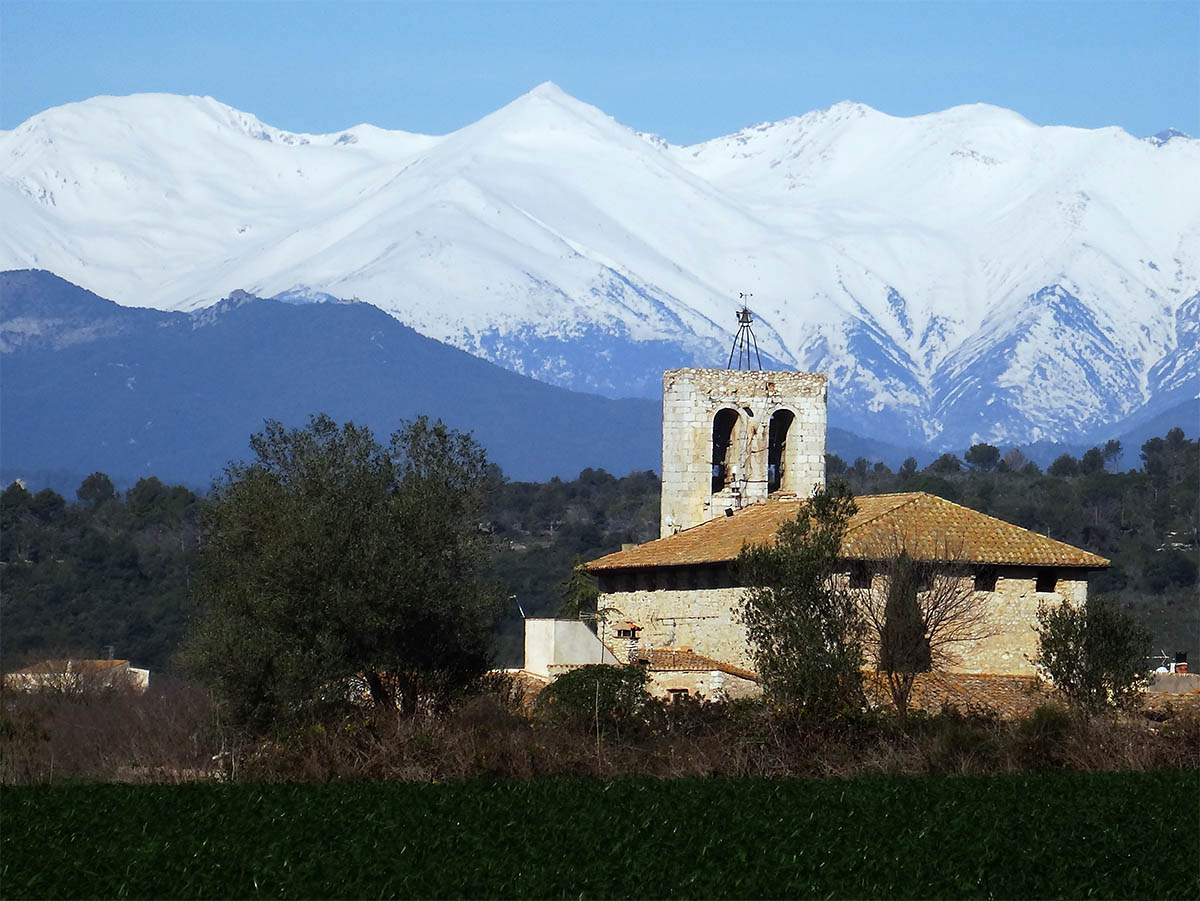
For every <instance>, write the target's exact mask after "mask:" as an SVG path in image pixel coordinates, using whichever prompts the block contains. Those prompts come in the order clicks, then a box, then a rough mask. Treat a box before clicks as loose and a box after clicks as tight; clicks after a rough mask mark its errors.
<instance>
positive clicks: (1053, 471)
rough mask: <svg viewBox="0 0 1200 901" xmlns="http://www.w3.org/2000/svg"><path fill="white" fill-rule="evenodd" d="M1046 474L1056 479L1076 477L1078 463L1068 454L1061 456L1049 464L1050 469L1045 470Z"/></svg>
mask: <svg viewBox="0 0 1200 901" xmlns="http://www.w3.org/2000/svg"><path fill="white" fill-rule="evenodd" d="M1046 474H1047V475H1052V476H1055V477H1056V478H1070V477H1071V476H1077V475H1079V461H1078V460H1076V459H1075V458H1074V457H1072V456H1071V455H1070V454H1062V455H1061V456H1059V457H1058V458H1056V459H1055V461H1054V462H1053V463H1051V464H1050V468H1049V469H1047V470H1046Z"/></svg>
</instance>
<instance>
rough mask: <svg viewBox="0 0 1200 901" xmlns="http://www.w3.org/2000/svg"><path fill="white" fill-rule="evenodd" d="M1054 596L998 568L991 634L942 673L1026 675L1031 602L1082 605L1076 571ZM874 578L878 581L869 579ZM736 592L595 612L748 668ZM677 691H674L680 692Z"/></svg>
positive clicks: (646, 598) (1022, 570)
mask: <svg viewBox="0 0 1200 901" xmlns="http://www.w3.org/2000/svg"><path fill="white" fill-rule="evenodd" d="M1060 575H1062V576H1064V577H1063V578H1059V580H1058V584H1057V585H1056V590H1055V591H1054V592H1052V593H1039V592H1037V591H1036V590H1035V586H1036V570H1034V569H1032V568H1029V567H1001V569H1000V572H999V577H998V579H997V581H996V590H995V591H994V592H990V593H988V595H987V598H986V600H985V603H987V604H988V607H989V610H990V614H989V622H990V624H991V628H992V629H994V634H992V635H990V636H988V637H986V638H984V639H982V640H980V641H978V642H974V643H970V644H963V645H961V646H959V647H957V648H955V649H954V651H953V653H954V654H955V655H956V656H957V657H958V658H959V659H958V660H957V661H955V662H953V663H952V664H951V665H950V666H948V667H947V669H948V670H949V671H950V672H962V673H994V674H1018V675H1033V674H1034V672H1035V668H1034V666H1033V664H1032V663H1030V662H1029V659H1030V658H1031V657H1033V656H1034V655H1035V654H1036V653H1037V633H1036V631H1035V626H1036V623H1037V619H1036V613H1037V606H1038V602H1039V601H1042V600H1044V601H1045V602H1046V603H1048V604H1051V605H1054V604H1059V603H1062V601H1064V600H1068V601H1070V602H1071V603H1072V604H1074V605H1081V604H1084V603H1086V601H1087V580H1086V577H1085V575H1084V574H1083V573H1073V572H1069V571H1067V572H1064V571H1061V570H1060ZM876 578H878V576H877V577H876ZM741 593H742V589H741V588H736V587H735V588H702V589H685V590H666V589H661V590H657V591H616V592H611V593H607V594H603V595H601V598H600V604H601V606H611V607H615V608H616V609H617V610H619V611H621V614H620V616H621V619H629V620H632V621H633V622H635V623H637V624H638V625H639V626H641V628H642V632H641V641H642V643H643V644H644V645H646V646H648V647H656V648H685V647H686V648H691V649H692V650H693V651H695V652H696V653H698V654H703V655H705V656H706V657H711V658H713V659H714V660H720V661H721V662H723V663H728V664H732V665H734V666H737V667H740V668H744V669H749V670H753V669H754V664H753V662H752V661H751V660H750V655H749V648H748V647H747V644H746V630H745V627H744V626H742V625H741V624H740V623H739V622H737V619H736V616H735V612H736V609H737V603H738V599H739V598H740V597H741ZM681 687H682V686H681Z"/></svg>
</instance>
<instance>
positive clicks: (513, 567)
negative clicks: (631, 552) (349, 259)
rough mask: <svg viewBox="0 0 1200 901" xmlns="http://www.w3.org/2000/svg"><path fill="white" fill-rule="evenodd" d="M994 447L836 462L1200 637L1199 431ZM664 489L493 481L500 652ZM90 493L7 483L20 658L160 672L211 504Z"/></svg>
mask: <svg viewBox="0 0 1200 901" xmlns="http://www.w3.org/2000/svg"><path fill="white" fill-rule="evenodd" d="M987 447H988V446H986V445H977V446H976V447H975V448H971V449H970V450H968V451H967V452H965V453H964V455H963V458H962V459H960V458H958V457H956V456H954V455H946V456H944V457H942V458H939V459H938V460H937V461H934V463H932V464H931V465H930V466H928V467H926V468H925V469H924V470H919V469H918V468H917V467H916V464H915V462H913V463H912V464H911V465H906V466H903V467H901V469H900V470H899V471H898V472H892V471H891V470H890V469H888V468H887V467H886V466H884V465H883V464H878V463H876V464H872V463H871V462H870V461H868V460H866V459H859V460H856V461H854V462H853V463H852V464H847V463H846V462H845V461H842V460H840V459H839V458H837V457H836V456H832V457H830V458H829V472H830V476H831V477H835V478H843V479H846V480H847V481H848V482H849V484H850V486H851V488H852V489H853V491H854V493H855V494H869V493H878V492H890V491H928V492H930V493H932V494H937V495H939V496H942V497H945V498H947V499H948V500H952V501H955V502H957V503H961V504H964V505H966V506H969V507H973V508H975V509H978V510H982V511H983V512H985V513H989V514H991V515H993V516H998V517H1000V518H1002V519H1006V520H1008V521H1010V522H1014V523H1017V524H1018V525H1021V526H1025V527H1026V528H1030V529H1034V530H1036V531H1039V532H1043V533H1045V534H1048V535H1050V536H1051V537H1053V538H1058V539H1060V540H1062V541H1067V542H1069V543H1071V544H1076V545H1079V546H1081V547H1084V548H1087V549H1088V550H1091V551H1094V552H1096V553H1099V554H1103V555H1104V556H1107V557H1110V558H1111V559H1112V561H1113V566H1112V567H1111V568H1110V569H1109V570H1107V571H1106V572H1102V573H1099V574H1097V575H1096V576H1095V577H1094V581H1093V585H1092V591H1093V593H1104V594H1109V595H1111V596H1113V597H1114V598H1115V599H1116V600H1117V601H1118V603H1119V604H1120V605H1121V606H1122V607H1124V608H1126V609H1129V610H1130V611H1131V612H1133V613H1134V614H1135V615H1136V616H1137V617H1138V618H1139V619H1140V620H1141V621H1142V622H1144V623H1145V624H1146V626H1147V627H1148V628H1149V629H1150V630H1151V633H1152V634H1153V635H1154V639H1155V642H1156V648H1159V647H1161V648H1163V649H1165V650H1166V651H1167V652H1168V653H1169V652H1171V651H1174V650H1176V649H1191V650H1197V649H1200V613H1198V611H1197V607H1196V603H1195V601H1196V586H1197V565H1196V555H1197V548H1198V547H1200V442H1197V441H1192V440H1188V439H1186V438H1185V437H1184V435H1183V433H1182V431H1180V430H1178V429H1175V430H1172V431H1171V432H1170V433H1168V434H1167V436H1165V437H1163V438H1155V439H1152V440H1150V441H1148V442H1147V443H1146V444H1145V445H1144V446H1143V448H1142V451H1141V460H1140V461H1132V462H1138V463H1140V468H1139V469H1136V470H1130V471H1124V472H1121V471H1117V470H1119V469H1121V468H1122V466H1127V465H1129V464H1130V462H1131V461H1129V460H1125V459H1123V458H1117V457H1116V456H1115V453H1114V449H1112V448H1108V449H1105V448H1098V449H1096V451H1095V453H1093V452H1089V453H1088V454H1085V455H1084V456H1083V457H1082V458H1081V459H1074V458H1070V457H1065V458H1060V459H1059V460H1058V461H1055V463H1054V464H1053V465H1052V466H1051V467H1049V470H1048V471H1047V472H1045V473H1042V472H1040V471H1039V470H1038V469H1037V467H1036V466H1034V465H1032V464H1029V463H1028V461H1025V460H1022V459H1021V457H1020V455H1019V452H1017V453H1013V452H1010V453H1008V454H1005V455H1003V456H1001V455H1000V453H999V451H998V450H996V449H995V448H992V449H991V450H992V451H995V453H994V454H992V453H990V452H989V451H988V450H987ZM1106 450H1107V460H1106ZM94 487H95V486H93V488H94ZM101 487H102V486H101ZM81 488H83V486H81ZM658 491H659V483H658V478H657V477H656V476H655V475H654V473H651V472H642V473H634V474H632V475H628V476H625V477H623V478H616V477H614V476H612V475H610V474H608V473H606V472H603V471H601V470H585V471H584V472H582V473H581V474H580V476H579V478H577V479H575V480H573V481H569V482H567V481H561V480H559V479H553V480H551V481H549V482H545V483H530V482H502V483H500V484H499V485H498V486H497V487H496V488H495V489H494V490H493V492H492V494H491V496H490V497H489V499H488V509H487V511H486V517H487V524H486V525H487V528H488V529H489V530H490V532H491V533H492V535H493V536H494V537H495V539H496V541H497V543H498V545H499V553H498V555H497V558H496V562H495V577H496V578H497V579H499V581H501V582H502V583H503V584H504V586H505V587H506V589H507V591H508V593H509V594H510V595H515V596H516V601H515V602H514V603H512V604H511V605H510V608H509V610H508V613H507V616H506V618H505V620H504V621H503V622H502V623H501V632H500V647H499V662H501V663H506V664H512V663H515V662H518V661H519V660H520V629H521V621H520V614H519V612H518V607H517V605H518V604H519V605H520V607H521V608H523V609H524V611H525V613H526V615H529V616H547V615H553V614H554V613H555V612H556V611H557V610H558V608H559V606H560V605H561V603H562V586H563V584H564V582H566V580H567V579H568V578H569V576H570V574H571V568H572V563H573V561H574V560H575V559H576V558H577V557H579V556H582V557H583V558H585V559H588V558H591V557H594V556H598V555H600V554H602V553H607V552H610V551H615V550H619V549H620V547H621V545H622V544H623V543H629V542H641V541H646V540H648V539H650V538H653V537H656V536H657V533H658ZM84 494H85V495H86V496H85V497H83V498H80V499H78V500H77V502H75V503H67V502H66V500H65V499H64V498H62V497H61V496H60V495H58V494H56V493H55V492H53V491H49V490H46V491H40V492H38V493H36V494H30V493H29V492H27V491H25V490H24V489H23V488H21V487H20V486H19V485H15V484H14V485H11V486H9V487H8V488H7V489H6V490H5V491H4V492H3V494H2V495H0V517H2V519H0V529H2V535H0V544H2V546H0V562H2V563H3V578H4V592H3V598H2V600H0V604H2V607H0V613H2V615H3V619H4V632H5V634H4V647H3V653H4V659H5V667H6V668H7V667H8V666H9V665H10V661H13V662H15V661H17V660H19V659H20V658H21V657H22V656H24V655H27V654H29V653H33V652H38V653H43V652H46V653H56V652H67V651H69V652H75V653H86V654H88V655H96V654H99V653H101V651H102V649H103V648H104V646H105V645H113V646H114V648H115V652H116V654H117V656H119V657H129V658H132V659H134V660H135V661H136V662H137V663H139V664H142V665H149V666H150V667H152V668H154V669H159V668H161V667H163V666H164V665H166V664H167V663H168V660H169V658H170V654H171V652H172V651H173V649H174V648H175V646H176V645H177V643H178V642H179V640H180V638H181V636H182V634H183V629H184V626H185V623H186V621H187V619H188V618H189V617H190V616H191V614H192V611H193V607H192V601H191V600H190V598H189V592H188V571H189V570H188V566H189V554H190V552H191V551H192V550H193V549H194V548H195V543H196V534H197V524H198V514H199V508H200V506H201V504H202V500H201V499H200V498H199V497H198V496H196V495H195V494H193V493H192V492H190V491H188V490H187V489H184V488H180V487H170V486H166V485H163V484H162V483H161V482H160V481H159V480H158V479H155V478H146V479H142V480H141V481H139V482H138V483H137V484H136V485H135V486H134V487H133V488H132V489H131V490H130V491H128V492H126V493H124V494H114V495H113V496H111V497H106V496H104V495H105V492H104V491H103V490H101V491H99V493H98V494H97V493H96V492H95V491H94V490H93V491H85V492H84Z"/></svg>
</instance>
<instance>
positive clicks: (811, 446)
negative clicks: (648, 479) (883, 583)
mask: <svg viewBox="0 0 1200 901" xmlns="http://www.w3.org/2000/svg"><path fill="white" fill-rule="evenodd" d="M827 403H828V379H827V377H826V376H825V375H824V374H823V373H817V372H771V371H763V370H737V369H673V370H670V371H668V372H665V373H663V417H662V420H663V462H662V521H661V532H660V534H661V535H663V536H666V535H670V534H671V533H672V532H675V531H679V530H680V529H687V528H690V527H691V526H694V525H698V524H700V523H702V522H707V521H708V520H710V519H712V518H714V517H716V516H719V515H721V514H722V513H723V512H724V510H725V509H726V508H727V507H732V508H734V509H738V508H740V507H743V506H745V505H747V504H752V503H755V502H756V501H760V500H764V499H766V497H767V487H768V485H767V478H768V471H767V469H768V439H769V434H770V422H771V417H772V415H774V414H775V413H776V412H778V411H780V410H787V411H789V412H791V413H792V414H793V415H794V417H795V419H794V420H793V422H792V425H791V428H790V429H789V431H788V437H787V442H786V444H785V447H784V454H783V460H782V464H783V466H782V477H781V485H780V488H779V490H780V491H781V492H785V493H792V494H799V495H802V496H803V495H807V494H809V493H811V492H812V490H813V488H815V487H817V486H821V485H824V483H825V433H826V407H827ZM725 409H729V410H734V411H736V413H737V423H736V425H735V427H734V430H733V436H732V438H733V444H732V446H731V447H730V450H729V454H728V457H727V460H728V470H729V478H728V481H727V485H726V487H725V488H723V489H722V490H719V491H717V492H716V493H714V492H713V490H712V477H713V459H712V457H713V422H714V419H715V417H716V416H717V414H718V413H719V412H720V411H721V410H725Z"/></svg>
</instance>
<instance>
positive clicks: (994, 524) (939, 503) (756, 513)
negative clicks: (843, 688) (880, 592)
mask: <svg viewBox="0 0 1200 901" xmlns="http://www.w3.org/2000/svg"><path fill="white" fill-rule="evenodd" d="M800 503H801V501H800V499H799V498H797V497H795V496H789V497H786V498H781V499H772V500H769V501H766V502H760V503H757V504H752V505H751V506H749V507H745V508H743V509H741V510H738V511H736V512H735V513H734V514H733V515H732V516H721V517H718V518H717V519H713V520H710V521H709V522H706V523H701V524H700V525H698V526H693V527H692V528H690V529H685V530H684V531H682V532H677V533H676V534H674V535H670V536H668V537H666V538H659V539H658V540H656V541H650V542H647V543H646V544H642V545H638V546H637V547H635V548H631V549H629V550H626V551H618V552H617V553H615V554H609V555H608V556H606V557H601V558H600V559H598V560H593V561H592V562H591V563H589V564H588V569H590V570H592V571H600V570H610V569H635V568H641V567H650V566H686V565H691V564H701V563H728V562H730V561H732V560H735V559H736V558H737V555H738V553H739V552H740V551H741V549H742V547H743V545H747V544H770V543H773V542H774V540H775V532H776V531H777V530H778V529H779V526H780V525H782V524H783V523H784V522H785V521H786V520H788V519H791V518H793V517H794V516H795V515H796V513H797V512H798V510H799V508H800ZM855 503H856V504H857V505H858V512H857V513H855V514H854V516H853V517H851V519H850V522H849V525H848V527H847V530H846V537H845V539H844V540H843V543H842V552H843V555H844V556H845V558H846V559H848V560H882V559H887V558H889V557H892V556H895V554H896V553H898V552H899V550H900V548H901V547H904V548H905V549H906V550H907V551H908V553H909V554H910V555H911V556H913V557H916V558H918V559H922V560H950V561H957V562H964V563H988V564H1012V565H1021V566H1077V567H1083V568H1087V569H1099V568H1102V567H1105V566H1108V560H1106V559H1105V558H1104V557H1100V556H1097V555H1096V554H1092V553H1090V552H1088V551H1085V550H1083V549H1082V548H1077V547H1074V546H1072V545H1069V544H1066V543H1064V542H1062V541H1055V540H1054V539H1053V538H1047V537H1046V536H1045V535H1039V534H1038V533H1036V532H1031V531H1029V530H1028V529H1023V528H1021V527H1020V526H1014V525H1012V524H1011V523H1007V522H1004V520H1001V519H996V518H995V517H994V516H988V515H987V514H986V513H980V512H978V511H977V510H972V509H970V508H968V507H963V506H960V505H958V504H955V503H952V502H951V501H948V500H944V499H943V498H940V497H936V496H935V495H932V494H926V493H924V492H922V491H914V492H908V493H903V494H869V495H864V496H862V497H857V498H855Z"/></svg>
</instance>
